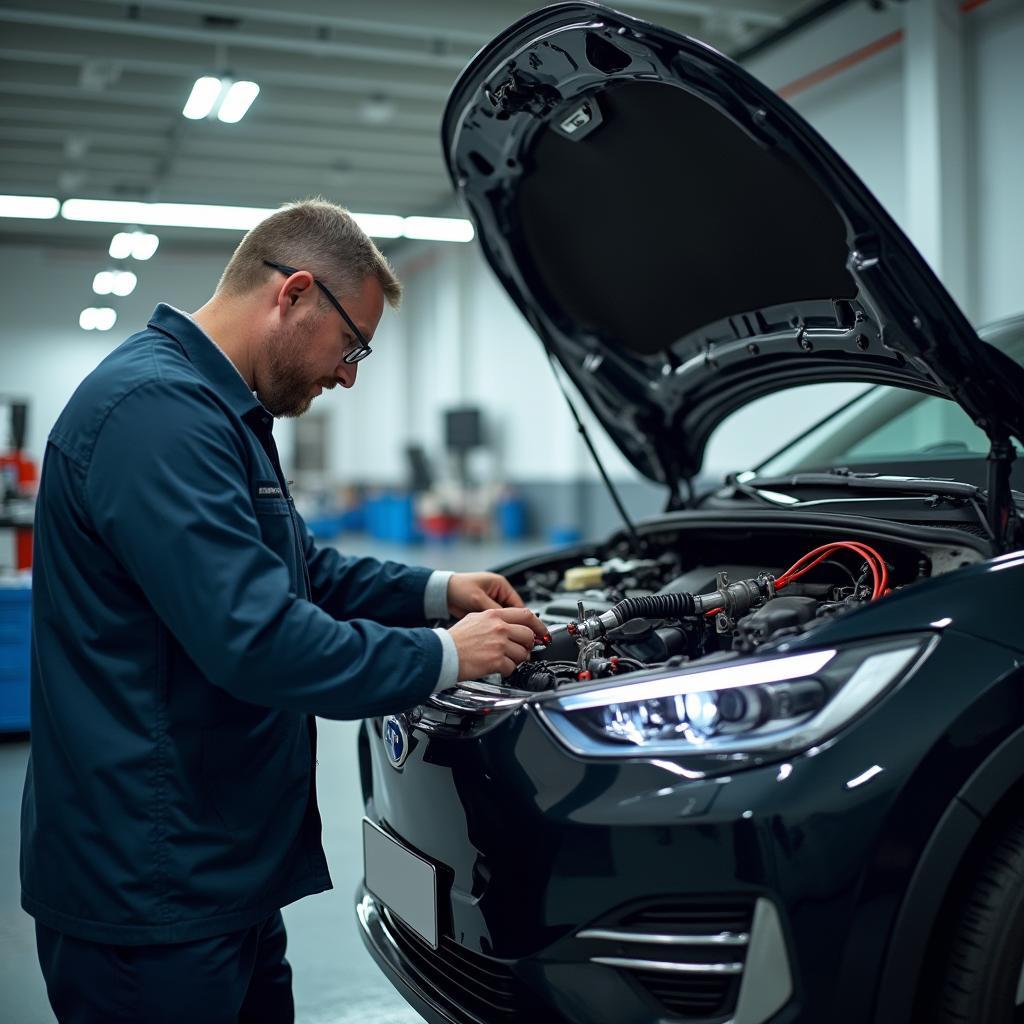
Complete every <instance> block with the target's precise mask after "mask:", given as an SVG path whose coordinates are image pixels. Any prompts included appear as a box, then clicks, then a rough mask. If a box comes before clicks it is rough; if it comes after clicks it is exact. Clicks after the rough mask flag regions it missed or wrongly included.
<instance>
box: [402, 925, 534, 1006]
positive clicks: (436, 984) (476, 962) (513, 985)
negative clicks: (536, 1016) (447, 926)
mask: <svg viewBox="0 0 1024 1024" xmlns="http://www.w3.org/2000/svg"><path fill="white" fill-rule="evenodd" d="M387 922H388V931H389V932H390V933H391V935H392V938H393V939H394V940H395V942H396V944H397V945H398V947H399V949H400V950H401V951H402V955H403V956H404V957H405V958H406V960H407V961H408V962H409V964H410V965H411V966H412V968H413V969H414V970H415V971H416V973H417V974H418V975H419V976H420V978H421V979H422V981H423V982H425V983H426V986H427V987H428V988H431V989H434V990H435V991H437V992H440V993H444V994H446V995H447V997H448V998H449V999H453V1000H454V1001H455V1002H456V1003H457V1004H458V1005H459V1006H461V1007H464V1008H465V1009H467V1010H469V1012H470V1013H472V1014H473V1015H474V1016H476V1017H479V1018H481V1019H482V1020H486V1021H503V1022H511V1021H516V1020H518V1019H519V1014H520V1012H521V1010H522V1008H523V1007H522V1003H523V999H522V993H521V991H520V989H521V986H520V983H519V981H518V979H517V978H516V977H515V975H514V974H513V973H512V972H511V971H510V970H509V969H508V968H507V967H505V966H504V965H503V964H501V963H499V962H498V961H496V960H491V959H490V958H489V957H485V956H481V955H480V954H479V953H474V952H473V951H472V950H469V949H466V948H465V947H464V946H460V945H459V944H458V943H456V942H453V941H452V940H451V939H449V938H447V937H446V936H442V938H441V944H440V947H439V948H438V949H432V948H431V946H430V945H429V944H428V943H427V942H425V941H424V940H423V939H422V938H420V936H419V935H417V934H416V932H414V931H413V930H412V929H411V928H409V927H408V926H407V925H405V924H403V923H402V922H401V921H400V920H399V919H398V918H397V917H394V916H393V915H392V914H387Z"/></svg>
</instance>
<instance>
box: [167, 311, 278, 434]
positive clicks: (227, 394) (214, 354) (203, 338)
mask: <svg viewBox="0 0 1024 1024" xmlns="http://www.w3.org/2000/svg"><path fill="white" fill-rule="evenodd" d="M149 326H150V327H151V328H153V329H154V330H157V331H160V333H161V334H166V335H167V336H168V337H169V338H173V339H174V340H175V341H176V342H177V343H178V344H179V345H180V346H181V348H182V350H183V351H184V353H185V355H186V356H187V357H188V360H189V362H190V363H192V365H193V366H194V367H195V368H196V369H197V370H198V371H199V372H200V373H201V374H202V375H203V376H204V377H205V378H206V379H207V381H209V383H210V384H211V385H212V386H213V387H214V388H215V389H216V391H217V393H218V394H219V395H220V396H221V397H222V398H223V399H224V401H225V402H227V403H228V405H229V406H230V407H231V409H232V410H233V411H234V412H235V414H236V415H237V416H239V417H242V416H245V415H246V414H247V413H251V412H252V411H253V410H254V409H262V408H263V406H262V405H260V402H259V400H258V399H257V398H256V396H255V395H254V394H253V393H252V392H251V391H250V390H249V387H248V385H247V384H246V383H245V380H244V379H243V378H242V376H241V374H240V373H239V372H238V370H237V369H236V368H235V366H234V364H233V363H232V362H231V360H230V359H228V357H227V356H226V355H225V354H224V353H223V352H222V351H221V350H220V349H219V348H218V347H217V346H216V345H215V344H214V343H213V341H212V340H211V339H210V338H209V336H208V335H207V334H206V332H205V331H204V330H203V329H202V328H201V327H200V326H199V325H198V324H197V323H195V321H194V320H192V319H191V317H188V316H186V315H185V314H184V313H181V312H179V311H178V310H176V309H175V308H174V307H173V306H168V305H167V303H166V302H161V303H160V304H159V305H158V306H157V307H156V309H155V310H154V311H153V315H152V316H151V317H150V319H149Z"/></svg>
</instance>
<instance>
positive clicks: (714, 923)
mask: <svg viewBox="0 0 1024 1024" xmlns="http://www.w3.org/2000/svg"><path fill="white" fill-rule="evenodd" d="M753 913H754V901H753V900H735V901H729V902H725V901H722V902H716V903H710V902H708V903H705V902H703V901H697V900H688V899H678V898H677V899H665V900H663V901H661V902H658V903H651V904H649V905H647V906H643V907H638V908H636V909H633V910H628V911H626V912H625V913H622V914H621V916H619V917H618V918H617V919H616V921H615V924H616V925H617V926H618V927H621V928H631V929H636V930H637V931H641V930H643V931H654V930H659V931H667V932H680V933H682V934H690V933H695V934H704V933H707V934H711V933H715V932H746V931H749V930H750V920H751V917H752V916H753Z"/></svg>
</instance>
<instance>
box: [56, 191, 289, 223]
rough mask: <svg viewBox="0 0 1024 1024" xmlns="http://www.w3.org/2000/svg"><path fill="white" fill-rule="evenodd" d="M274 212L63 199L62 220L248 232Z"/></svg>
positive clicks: (202, 206) (117, 200) (179, 204)
mask: <svg viewBox="0 0 1024 1024" xmlns="http://www.w3.org/2000/svg"><path fill="white" fill-rule="evenodd" d="M274 212H275V211H274V210H264V209H258V208H256V207H253V206H206V205H204V204H201V203H136V202H128V201H122V200H119V199H65V200H64V205H63V206H62V207H61V211H60V214H61V216H62V217H63V218H64V219H65V220H81V221H91V222H93V223H96V224H153V225H157V226H159V227H172V228H225V229H227V230H230V231H248V230H249V228H252V227H255V226H256V225H257V224H259V222H260V221H261V220H265V219H266V218H267V217H269V216H270V215H271V214H272V213H274Z"/></svg>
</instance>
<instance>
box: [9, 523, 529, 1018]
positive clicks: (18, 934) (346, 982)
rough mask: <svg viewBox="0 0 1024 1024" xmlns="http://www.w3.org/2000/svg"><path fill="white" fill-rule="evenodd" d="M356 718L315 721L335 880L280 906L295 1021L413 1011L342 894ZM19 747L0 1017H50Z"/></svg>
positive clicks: (414, 556)
mask: <svg viewBox="0 0 1024 1024" xmlns="http://www.w3.org/2000/svg"><path fill="white" fill-rule="evenodd" d="M342 547H343V549H344V550H345V551H347V552H351V553H353V554H361V553H364V552H366V553H373V554H375V555H377V556H378V557H381V558H393V559H395V560H397V561H402V562H409V563H412V564H417V565H429V566H432V567H436V568H447V569H457V570H458V569H476V568H485V567H489V566H493V565H500V564H501V563H502V562H504V561H507V560H511V559H512V558H515V557H517V556H518V555H519V554H520V553H521V552H526V551H532V550H536V549H537V548H539V547H540V545H538V544H537V543H535V542H534V543H531V544H528V545H518V546H516V547H510V546H498V545H486V544H479V545H472V546H470V545H457V546H456V545H452V546H445V547H441V548H437V547H416V548H403V547H398V546H394V545H381V544H372V545H371V544H368V543H366V542H359V543H358V544H355V543H348V542H346V543H345V544H344V545H342ZM357 727H358V726H357V723H355V722H329V721H324V720H321V721H320V723H319V730H320V740H319V746H318V755H319V769H318V776H317V778H318V790H319V799H320V809H321V813H322V815H323V821H324V845H325V848H326V850H327V859H328V861H329V863H330V867H331V875H332V877H333V879H334V885H335V888H334V889H333V890H332V891H331V892H327V893H321V894H320V895H317V896H310V897H307V898H306V899H304V900H300V901H299V902H298V903H295V904H293V905H292V906H291V907H288V908H287V909H286V910H285V911H284V918H285V924H286V925H287V927H288V939H289V941H288V959H289V961H290V962H291V964H292V967H293V969H294V972H295V1003H296V1019H297V1021H298V1024H357V1022H358V1024H416V1022H418V1021H420V1020H421V1018H420V1017H419V1015H418V1014H416V1013H414V1012H413V1011H412V1010H411V1009H410V1008H409V1007H408V1005H407V1004H406V1003H405V1001H404V1000H403V999H401V997H400V996H398V995H397V994H396V992H395V990H394V989H393V988H392V987H391V985H390V984H389V983H388V982H387V981H385V980H384V977H383V975H381V973H380V972H379V971H378V970H377V968H376V967H375V966H374V964H373V961H372V960H371V959H370V957H369V955H368V954H367V953H366V951H365V950H364V949H363V944H362V942H361V941H360V939H359V936H358V934H357V932H356V924H355V915H354V912H353V909H352V894H353V892H354V891H355V888H356V885H357V883H358V882H359V880H360V879H361V877H362V870H363V868H362V839H361V833H360V820H361V817H362V806H361V802H360V799H359V789H358V783H357V778H358V771H357V767H356V754H355V736H356V729H357ZM28 751H29V743H28V739H27V738H26V737H0V1020H2V1021H4V1022H10V1024H52V1022H53V1020H54V1018H53V1014H52V1013H51V1011H50V1006H49V1003H48V1002H47V999H46V991H45V989H44V987H43V980H42V976H41V975H40V973H39V966H38V964H37V962H36V954H35V938H34V931H33V927H32V920H31V918H29V917H28V915H27V914H25V913H24V912H23V911H22V910H21V908H20V906H19V885H18V832H19V826H18V816H19V813H20V807H21V789H22V783H23V782H24V778H25V762H26V760H27V759H28Z"/></svg>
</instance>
